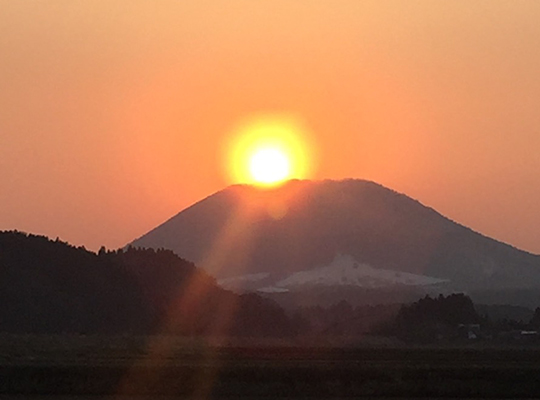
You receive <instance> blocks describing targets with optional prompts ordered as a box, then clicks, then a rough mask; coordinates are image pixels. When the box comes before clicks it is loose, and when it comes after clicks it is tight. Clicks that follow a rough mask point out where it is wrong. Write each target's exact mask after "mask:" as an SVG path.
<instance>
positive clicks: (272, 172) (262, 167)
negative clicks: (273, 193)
mask: <svg viewBox="0 0 540 400" xmlns="http://www.w3.org/2000/svg"><path fill="white" fill-rule="evenodd" d="M249 172H250V173H251V176H252V177H253V179H254V180H255V181H256V182H258V183H261V184H265V185H272V184H276V183H279V182H281V181H283V180H285V179H287V178H288V177H289V173H290V166H289V160H288V158H287V156H286V155H285V154H284V153H283V152H282V151H280V150H279V149H275V148H263V149H260V150H257V151H256V152H255V153H254V154H253V155H252V156H251V158H250V160H249Z"/></svg>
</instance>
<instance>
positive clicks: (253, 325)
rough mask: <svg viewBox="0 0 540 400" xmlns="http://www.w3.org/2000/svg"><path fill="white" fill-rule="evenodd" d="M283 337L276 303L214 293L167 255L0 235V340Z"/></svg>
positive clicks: (289, 329)
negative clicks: (19, 336)
mask: <svg viewBox="0 0 540 400" xmlns="http://www.w3.org/2000/svg"><path fill="white" fill-rule="evenodd" d="M4 332H8V333H39V334H50V333H77V334H81V333H82V334H125V333H135V334H150V333H159V334H182V335H220V336H246V335H247V336H283V335H290V334H292V333H294V330H293V325H292V323H291V321H290V320H289V319H288V318H287V316H286V315H285V312H284V311H283V310H282V309H281V308H280V307H279V306H277V305H276V304H275V303H273V302H270V301H269V300H267V299H263V298H261V297H259V296H256V295H242V296H240V295H237V294H234V293H232V292H230V291H227V290H224V289H222V288H221V287H219V286H218V285H217V284H216V282H215V279H214V278H212V277H210V276H209V275H208V274H206V273H205V272H204V271H202V270H201V269H199V268H197V267H196V266H195V265H194V264H193V263H191V262H188V261H186V260H184V259H181V258H180V257H178V256H177V255H175V254H174V253H172V252H171V251H168V250H160V251H154V250H152V249H134V248H129V249H126V250H122V249H120V250H118V251H106V250H105V249H102V250H100V252H99V253H98V254H96V253H93V252H90V251H87V250H86V249H84V248H83V247H73V246H70V245H69V244H67V243H64V242H62V241H59V240H56V241H52V240H49V239H48V238H46V237H43V236H35V235H27V234H24V233H20V232H0V333H4Z"/></svg>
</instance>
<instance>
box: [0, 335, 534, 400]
mask: <svg viewBox="0 0 540 400" xmlns="http://www.w3.org/2000/svg"><path fill="white" fill-rule="evenodd" d="M0 394H3V395H12V394H24V395H36V396H37V395H92V394H99V395H104V394H107V395H126V396H130V395H164V396H168V395H174V396H185V397H194V398H210V397H213V398H238V397H245V398H265V397H267V398H302V397H304V398H346V397H361V396H369V397H373V396H380V397H408V398H410V397H456V398H464V397H466V398H509V397H513V398H519V397H522V398H527V397H528V398H530V397H537V396H540V349H538V348H532V347H530V348H507V349H480V348H462V349H459V348H445V349H442V348H440V349H437V348H360V347H349V348H334V347H330V346H321V347H299V346H290V345H287V346H285V345H283V344H280V343H279V342H277V343H276V342H273V343H272V342H268V343H264V345H260V346H258V347H253V346H249V347H247V346H244V347H242V346H239V345H238V343H228V344H227V345H223V344H222V345H221V346H217V345H216V343H212V344H208V343H205V342H203V341H198V340H187V339H176V338H164V337H158V338H152V339H150V340H148V339H145V338H133V337H117V338H103V337H61V336H57V337H36V336H18V337H16V336H9V337H1V338H0Z"/></svg>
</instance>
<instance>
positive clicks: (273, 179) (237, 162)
mask: <svg viewBox="0 0 540 400" xmlns="http://www.w3.org/2000/svg"><path fill="white" fill-rule="evenodd" d="M310 150H311V149H310V147H309V146H308V145H307V141H306V140H305V128H304V127H303V125H302V124H300V123H299V121H298V120H296V119H293V118H287V117H281V116H262V117H261V116H259V117H256V118H252V119H250V120H249V121H247V122H246V123H244V124H242V125H240V126H239V127H237V129H235V131H234V135H232V139H231V142H230V145H229V146H228V148H227V164H228V169H229V172H230V178H231V180H232V181H233V183H249V184H255V185H258V186H276V185H278V184H280V183H282V182H284V181H286V180H288V179H304V178H306V177H308V172H309V164H310V162H309V161H310V160H309V157H308V154H309V153H310ZM309 155H311V154H309Z"/></svg>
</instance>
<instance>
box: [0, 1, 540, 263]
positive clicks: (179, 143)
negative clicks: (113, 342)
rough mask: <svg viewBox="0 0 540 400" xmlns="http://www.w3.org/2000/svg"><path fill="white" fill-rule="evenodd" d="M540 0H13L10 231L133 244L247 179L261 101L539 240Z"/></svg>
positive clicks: (4, 121)
mask: <svg viewBox="0 0 540 400" xmlns="http://www.w3.org/2000/svg"><path fill="white" fill-rule="evenodd" d="M539 21H540V1H537V0H530V1H525V0H521V1H516V0H509V1H496V0H486V1H473V0H462V1H459V0H452V1H445V2H443V1H433V0H425V1H412V0H407V1H405V0H404V1H381V0H374V1H361V0H341V1H340V0H324V1H316V0H306V1H304V0H302V1H299V0H298V1H296V0H281V1H280V0H258V1H254V0H244V1H238V0H224V1H202V0H193V1H169V2H168V1H155V0H151V1H150V0H149V1H135V0H133V1H111V0H106V1H97V0H92V1H75V0H65V1H54V0H48V1H24V0H18V1H13V0H0V229H19V230H23V231H27V232H33V233H40V234H46V235H48V236H51V237H53V238H55V237H57V236H59V237H60V238H62V239H64V240H67V241H69V242H71V243H73V244H77V245H81V244H82V245H85V246H86V247H87V248H91V249H96V248H98V247H99V246H100V245H101V244H104V245H106V246H107V247H113V248H114V247H118V246H122V245H124V244H125V243H127V242H129V241H131V240H132V239H134V238H135V237H138V236H140V235H142V234H144V233H145V232H146V231H148V230H149V229H151V228H153V227H154V226H156V225H157V224H159V223H161V222H163V221H164V220H166V219H168V218H169V217H170V216H172V215H173V214H176V213H177V212H178V211H180V210H182V209H183V208H185V207H186V206H188V205H190V204H192V203H194V202H196V201H198V200H199V199H201V198H202V197H205V196H207V195H209V194H211V193H213V192H215V191H217V190H219V189H221V188H223V187H224V186H226V185H228V184H230V183H231V182H230V181H229V179H228V177H227V174H226V173H225V169H226V167H225V165H224V161H223V160H224V159H225V158H226V157H225V155H224V154H223V153H224V150H223V149H224V145H225V143H226V142H227V139H228V138H229V137H230V135H231V131H232V130H233V129H234V127H235V126H237V125H238V124H239V123H240V122H241V121H242V120H244V119H245V118H249V117H250V116H251V115H253V114H260V113H285V114H292V115H295V116H298V117H299V118H302V120H303V121H304V123H305V125H306V126H307V127H308V128H309V131H310V133H311V139H312V142H313V143H314V145H315V147H316V148H318V149H319V151H318V155H317V166H318V168H317V169H316V170H314V171H313V174H312V177H313V178H315V179H322V178H335V179H340V178H347V177H352V178H365V179H370V180H374V181H377V182H379V183H381V184H383V185H385V186H388V187H391V188H393V189H396V190H398V191H400V192H404V193H406V194H408V195H410V196H412V197H414V198H416V199H418V200H420V201H421V202H422V203H424V204H426V205H429V206H431V207H433V208H435V209H437V210H438V211H440V212H441V213H443V214H445V215H446V216H448V217H450V218H451V219H453V220H456V221H458V222H460V223H463V224H465V225H467V226H470V227H471V228H473V229H475V230H477V231H479V232H481V233H484V234H486V235H489V236H493V237H495V238H496V239H499V240H503V241H506V242H508V243H510V244H513V245H515V246H517V247H520V248H524V249H526V250H529V251H533V252H537V253H540V235H539V232H540V212H539V205H540V184H539V181H540V178H539V177H540V156H539V154H538V153H539V151H540V23H539Z"/></svg>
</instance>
